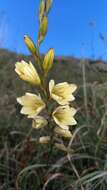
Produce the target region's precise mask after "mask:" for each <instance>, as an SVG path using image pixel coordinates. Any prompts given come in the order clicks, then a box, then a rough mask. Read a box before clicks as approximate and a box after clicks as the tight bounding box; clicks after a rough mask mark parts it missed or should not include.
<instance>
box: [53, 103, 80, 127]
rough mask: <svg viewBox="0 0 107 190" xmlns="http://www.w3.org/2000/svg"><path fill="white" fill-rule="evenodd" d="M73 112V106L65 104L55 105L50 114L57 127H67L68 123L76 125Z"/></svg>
mask: <svg viewBox="0 0 107 190" xmlns="http://www.w3.org/2000/svg"><path fill="white" fill-rule="evenodd" d="M75 113H76V110H75V109H74V108H73V107H69V106H68V105H66V106H59V107H57V108H56V109H55V111H54V112H53V114H52V116H53V119H54V121H55V122H56V124H57V125H59V127H61V128H62V129H69V127H68V126H69V125H76V123H77V122H76V120H75V119H74V115H75Z"/></svg>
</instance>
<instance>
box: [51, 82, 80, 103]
mask: <svg viewBox="0 0 107 190" xmlns="http://www.w3.org/2000/svg"><path fill="white" fill-rule="evenodd" d="M76 88H77V86H76V85H75V84H69V83H67V82H62V83H59V84H56V85H55V82H54V80H51V81H50V82H49V91H50V96H51V97H52V98H53V99H54V100H56V101H57V102H58V103H59V104H60V105H66V104H68V103H69V102H70V101H73V100H74V99H75V97H74V96H73V95H72V93H73V92H74V91H75V90H76Z"/></svg>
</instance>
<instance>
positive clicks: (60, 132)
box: [54, 127, 72, 138]
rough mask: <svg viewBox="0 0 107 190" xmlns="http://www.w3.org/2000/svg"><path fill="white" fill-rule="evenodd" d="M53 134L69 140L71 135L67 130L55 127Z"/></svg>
mask: <svg viewBox="0 0 107 190" xmlns="http://www.w3.org/2000/svg"><path fill="white" fill-rule="evenodd" d="M54 132H55V133H56V134H58V135H60V136H62V137H65V138H71V137H72V134H71V132H70V131H69V130H66V129H61V128H60V127H55V129H54Z"/></svg>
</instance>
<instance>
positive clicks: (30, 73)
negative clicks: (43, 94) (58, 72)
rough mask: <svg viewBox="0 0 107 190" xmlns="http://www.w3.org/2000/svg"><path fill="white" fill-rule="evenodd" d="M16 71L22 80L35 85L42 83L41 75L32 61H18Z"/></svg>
mask: <svg viewBox="0 0 107 190" xmlns="http://www.w3.org/2000/svg"><path fill="white" fill-rule="evenodd" d="M15 71H16V73H17V74H18V75H19V77H20V78H21V79H22V80H24V81H27V82H30V83H31V84H33V85H40V83H41V81H40V78H39V75H38V73H37V71H36V69H35V67H34V66H33V64H32V63H31V62H29V63H27V62H25V61H21V62H16V64H15Z"/></svg>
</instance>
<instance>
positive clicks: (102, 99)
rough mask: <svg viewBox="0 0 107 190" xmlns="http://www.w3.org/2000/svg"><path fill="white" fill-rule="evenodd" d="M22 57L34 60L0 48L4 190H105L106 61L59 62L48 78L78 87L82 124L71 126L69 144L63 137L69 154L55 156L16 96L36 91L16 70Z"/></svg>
mask: <svg viewBox="0 0 107 190" xmlns="http://www.w3.org/2000/svg"><path fill="white" fill-rule="evenodd" d="M22 59H24V60H26V61H28V60H32V57H31V56H24V55H17V54H15V53H11V52H8V51H7V50H2V49H1V50H0V108H1V109H0V188H1V190H10V189H14V190H15V189H19V190H28V189H29V190H36V189H37V190H41V189H47V190H57V189H61V190H62V189H67V190H71V189H75V190H80V189H81V190H106V187H107V179H106V176H107V154H106V152H107V116H106V114H107V82H106V81H107V73H106V72H105V70H104V67H102V69H101V68H100V69H99V68H98V64H100V66H102V65H103V66H105V67H106V65H105V63H103V62H100V63H93V64H92V63H90V61H84V63H83V61H81V60H78V59H75V58H70V59H69V58H67V59H65V58H62V59H59V58H56V59H55V61H54V68H53V69H52V71H51V73H50V75H49V78H50V79H52V78H55V80H56V81H58V82H59V81H60V82H62V81H69V82H71V83H72V82H74V83H76V84H77V85H78V90H77V93H76V101H75V102H76V103H74V104H75V107H77V109H78V112H77V114H76V119H77V121H78V125H77V126H76V127H73V128H72V131H73V138H72V139H71V141H70V142H69V146H68V144H66V143H65V142H64V141H63V139H62V143H64V145H65V146H68V152H63V151H61V150H57V149H54V151H53V153H52V154H51V155H50V154H49V147H48V146H47V145H46V146H47V148H46V147H45V146H43V147H41V146H40V145H36V144H35V141H34V139H35V137H36V136H37V135H38V134H37V132H36V131H35V130H34V131H33V132H31V121H29V120H28V119H26V118H25V117H24V116H23V115H21V114H20V113H19V111H20V106H19V105H18V104H17V102H16V97H17V96H21V95H23V93H24V92H25V91H28V92H31V90H32V89H31V87H30V86H29V85H28V84H27V83H26V82H25V83H23V81H21V80H20V79H19V78H18V77H17V75H16V73H15V72H14V68H15V62H16V61H18V60H22ZM83 68H85V78H84V79H85V80H83V71H84V69H83ZM85 81H86V83H84V82H85ZM30 89H31V90H30ZM84 90H85V91H84ZM45 187H46V188H45Z"/></svg>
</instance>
